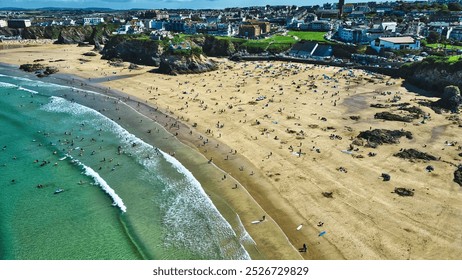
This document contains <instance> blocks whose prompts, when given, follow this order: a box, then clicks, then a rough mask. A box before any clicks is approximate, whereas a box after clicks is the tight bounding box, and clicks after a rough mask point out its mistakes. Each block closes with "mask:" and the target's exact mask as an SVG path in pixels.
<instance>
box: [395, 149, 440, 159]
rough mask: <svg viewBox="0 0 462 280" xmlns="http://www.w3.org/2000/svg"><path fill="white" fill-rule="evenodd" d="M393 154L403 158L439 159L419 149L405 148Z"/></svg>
mask: <svg viewBox="0 0 462 280" xmlns="http://www.w3.org/2000/svg"><path fill="white" fill-rule="evenodd" d="M393 156H395V157H399V158H403V159H422V160H438V159H437V158H436V157H435V156H432V155H430V154H427V153H424V152H420V151H417V150H416V149H403V150H402V151H400V152H398V153H396V154H394V155H393Z"/></svg>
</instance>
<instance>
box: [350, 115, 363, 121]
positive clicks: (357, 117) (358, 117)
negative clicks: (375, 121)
mask: <svg viewBox="0 0 462 280" xmlns="http://www.w3.org/2000/svg"><path fill="white" fill-rule="evenodd" d="M360 118H361V117H360V116H350V119H352V120H354V121H357V120H359V119H360Z"/></svg>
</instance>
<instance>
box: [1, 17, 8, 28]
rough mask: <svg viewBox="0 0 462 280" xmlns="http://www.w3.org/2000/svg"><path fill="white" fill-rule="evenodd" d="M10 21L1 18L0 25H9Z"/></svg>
mask: <svg viewBox="0 0 462 280" xmlns="http://www.w3.org/2000/svg"><path fill="white" fill-rule="evenodd" d="M7 26H8V22H7V21H6V20H3V19H0V27H7Z"/></svg>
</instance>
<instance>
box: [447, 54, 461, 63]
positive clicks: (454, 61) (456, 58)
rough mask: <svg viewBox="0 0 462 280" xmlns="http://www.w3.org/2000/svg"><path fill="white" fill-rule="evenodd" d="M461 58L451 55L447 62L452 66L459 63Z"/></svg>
mask: <svg viewBox="0 0 462 280" xmlns="http://www.w3.org/2000/svg"><path fill="white" fill-rule="evenodd" d="M460 58H461V57H460V55H451V56H448V60H447V61H448V62H449V63H451V64H452V63H456V62H458V61H459V60H460Z"/></svg>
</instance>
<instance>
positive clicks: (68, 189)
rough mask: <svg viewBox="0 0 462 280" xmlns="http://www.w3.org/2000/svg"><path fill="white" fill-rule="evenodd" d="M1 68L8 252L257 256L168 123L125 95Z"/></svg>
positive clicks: (35, 256)
mask: <svg viewBox="0 0 462 280" xmlns="http://www.w3.org/2000/svg"><path fill="white" fill-rule="evenodd" d="M0 73H3V74H0V129H1V134H0V149H1V150H0V259H4V260H68V259H71V260H136V259H186V260H188V259H214V260H215V259H250V255H249V253H248V249H246V248H252V247H253V246H255V244H254V242H253V240H252V239H251V237H250V236H249V235H248V233H247V232H246V231H245V229H244V227H243V226H242V224H241V223H240V221H239V219H238V217H237V215H235V214H234V215H233V214H231V215H229V214H228V217H232V218H231V221H230V219H229V218H228V220H227V219H225V218H224V217H223V215H222V214H221V213H220V212H219V211H218V210H217V207H216V206H215V205H214V203H212V200H211V199H210V197H209V195H207V194H206V192H205V191H204V189H203V187H202V186H201V184H200V183H199V181H198V180H197V179H196V178H195V177H194V176H193V174H192V173H191V172H190V171H189V170H188V169H186V168H185V167H184V166H183V165H182V164H181V163H180V162H179V161H178V160H177V159H176V158H175V157H173V156H171V155H170V154H169V153H167V152H164V151H163V150H162V149H160V148H159V147H165V145H169V144H170V143H169V142H172V143H173V141H172V140H171V139H172V137H171V135H169V134H167V132H166V131H165V130H163V128H162V126H160V125H159V124H157V123H155V122H153V121H151V122H149V120H150V119H148V118H145V117H144V116H142V115H140V114H139V113H138V112H136V111H135V110H133V109H132V108H130V107H129V106H127V105H126V104H125V103H124V102H123V100H120V98H116V97H109V96H106V95H103V94H100V93H97V92H95V91H87V90H83V89H77V88H74V87H71V86H66V85H59V84H55V83H50V82H47V81H43V80H37V79H33V78H31V77H30V76H26V75H25V74H24V75H21V74H20V73H16V74H14V75H15V76H12V74H11V72H8V69H2V68H0ZM81 104H84V105H85V104H86V105H90V106H89V107H87V106H84V105H81ZM90 107H92V108H93V109H91V108H90ZM102 113H104V115H103V114H102ZM105 115H106V116H105ZM114 120H115V121H114ZM116 121H117V122H116ZM143 121H144V123H143V126H142V129H140V126H141V125H140V123H141V122H143ZM137 129H138V130H137ZM147 130H149V133H151V131H152V133H151V134H157V135H153V136H152V137H151V138H150V139H151V140H150V141H149V142H150V143H147V141H145V140H143V139H142V137H137V136H136V135H135V134H137V135H139V134H141V133H142V132H143V131H144V132H145V131H147ZM134 132H135V133H134ZM156 137H157V138H156ZM156 141H159V145H157V144H156ZM172 145H173V144H172ZM175 145H180V144H175ZM192 157H194V155H192ZM198 168H199V167H198Z"/></svg>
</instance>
